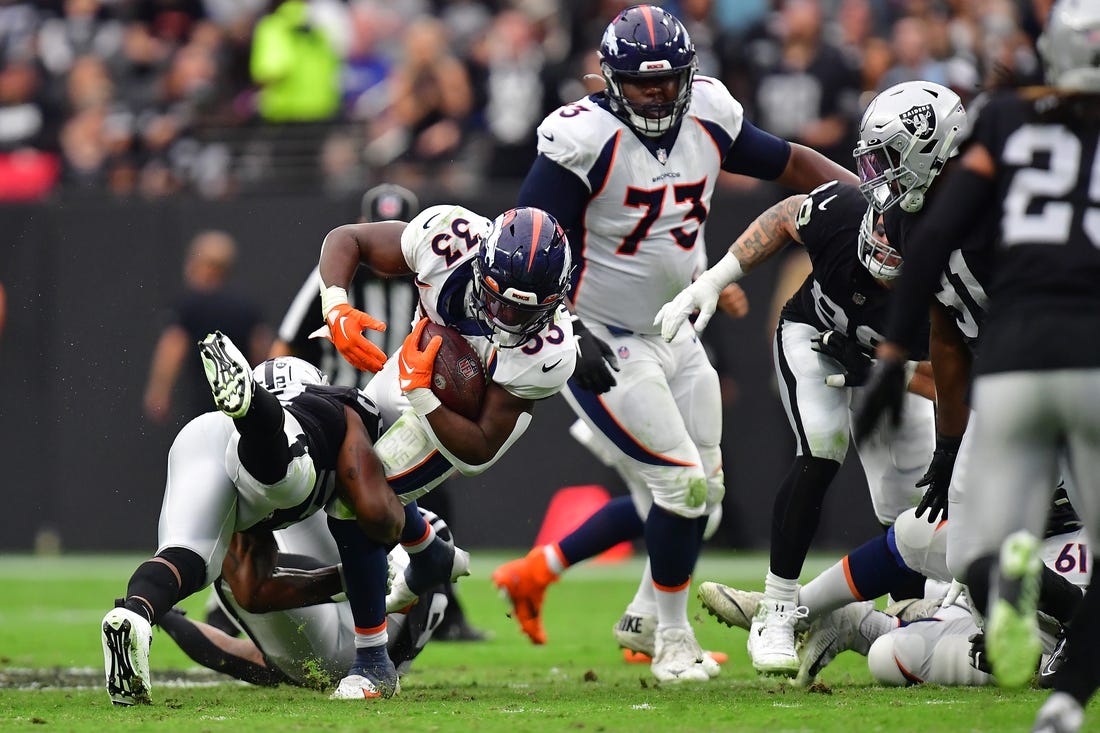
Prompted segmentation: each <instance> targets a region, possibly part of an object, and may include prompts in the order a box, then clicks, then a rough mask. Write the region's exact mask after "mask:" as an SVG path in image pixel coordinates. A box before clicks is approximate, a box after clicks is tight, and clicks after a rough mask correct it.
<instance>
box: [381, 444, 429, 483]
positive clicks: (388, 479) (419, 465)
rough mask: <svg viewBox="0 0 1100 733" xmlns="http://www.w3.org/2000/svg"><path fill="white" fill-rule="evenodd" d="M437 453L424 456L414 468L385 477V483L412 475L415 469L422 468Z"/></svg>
mask: <svg viewBox="0 0 1100 733" xmlns="http://www.w3.org/2000/svg"><path fill="white" fill-rule="evenodd" d="M438 452H439V451H438V450H433V451H432V452H431V453H429V454H428V455H427V456H425V457H424V460H422V461H421V462H420V463H418V464H416V465H415V466H413V467H412V468H410V469H408V470H405V471H402V472H401V473H395V474H393V475H391V476H386V480H387V481H393V480H394V479H399V478H404V477H405V476H408V475H409V474H410V473H412V472H413V471H415V470H416V469H418V468H420V467H421V466H423V465H424V464H425V463H427V462H428V461H430V460H432V456H434V455H435V454H436V453H438Z"/></svg>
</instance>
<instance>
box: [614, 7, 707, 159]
mask: <svg viewBox="0 0 1100 733" xmlns="http://www.w3.org/2000/svg"><path fill="white" fill-rule="evenodd" d="M697 66H698V62H697V61H696V58H695V44H694V43H692V42H691V38H690V37H689V36H688V32H687V29H686V28H684V24H683V23H681V22H680V21H679V20H677V19H676V17H675V16H674V15H672V14H671V13H669V12H667V11H665V10H662V9H661V8H658V7H654V6H653V5H634V6H632V7H629V8H627V9H626V10H624V11H622V12H621V13H619V14H618V15H617V16H615V19H614V20H613V21H611V24H610V25H608V26H607V30H605V31H604V33H603V40H602V41H601V42H600V71H601V72H602V73H603V78H604V81H605V82H606V83H607V98H608V100H609V101H610V102H611V109H612V111H614V112H615V114H617V115H618V116H619V117H620V118H622V120H623V121H624V122H626V123H627V124H628V125H630V126H631V127H632V128H634V129H635V130H637V131H638V132H639V133H641V134H643V135H647V136H649V137H659V136H660V135H663V134H664V133H665V132H666V131H668V130H669V129H671V128H672V127H673V126H674V125H676V123H677V122H679V121H680V117H681V116H682V115H683V114H684V110H686V109H687V106H688V103H689V102H691V83H692V80H693V79H694V78H695V69H696V67H697ZM670 76H674V77H676V81H677V82H678V87H677V93H676V96H675V98H674V99H671V100H668V101H664V102H650V103H635V102H630V101H629V100H628V99H627V98H626V96H625V95H624V94H623V82H624V81H638V80H641V79H654V78H667V77H670Z"/></svg>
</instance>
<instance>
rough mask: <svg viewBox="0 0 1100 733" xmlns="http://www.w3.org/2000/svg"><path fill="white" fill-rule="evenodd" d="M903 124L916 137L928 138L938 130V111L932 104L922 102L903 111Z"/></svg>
mask: <svg viewBox="0 0 1100 733" xmlns="http://www.w3.org/2000/svg"><path fill="white" fill-rule="evenodd" d="M901 124H902V125H904V126H905V129H906V130H908V131H909V132H910V133H912V134H913V135H914V136H915V137H917V138H919V139H921V140H927V139H928V138H930V137H932V133H933V132H935V131H936V112H935V110H933V109H932V105H930V104H922V105H920V106H919V107H914V108H913V109H911V110H909V111H908V112H904V113H902V115H901Z"/></svg>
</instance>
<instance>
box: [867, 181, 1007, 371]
mask: <svg viewBox="0 0 1100 733" xmlns="http://www.w3.org/2000/svg"><path fill="white" fill-rule="evenodd" d="M951 170H952V167H951V166H948V169H947V172H945V174H944V175H943V176H942V177H943V178H948V177H949V176H950V171H951ZM942 188H943V185H942V182H941V184H940V185H939V187H937V186H932V187H931V188H930V189H929V190H928V192H927V194H926V195H925V203H924V206H923V207H922V208H921V210H920V211H918V212H915V213H907V212H905V211H903V210H902V208H901V207H900V206H893V207H891V208H890V209H888V210H887V211H886V213H885V214H884V215H883V225H884V227H885V229H886V238H887V240H888V241H889V242H890V243H891V244H892V245H893V246H894V247H896V248H897V250H898V251H899V252H901V255H902V257H903V258H905V257H908V256H909V254H910V253H911V250H910V247H912V246H914V238H913V232H914V231H915V230H916V228H917V226H918V225H920V224H921V223H922V218H923V217H924V216H925V215H926V212H928V211H930V210H931V209H932V204H933V202H934V201H935V200H936V192H938V191H940V190H942ZM977 216H979V217H980V219H981V222H980V224H979V225H978V226H976V227H975V228H974V230H973V231H972V232H970V233H969V234H967V235H966V236H965V237H962V238H960V239H959V240H958V242H957V243H958V248H957V249H952V252H951V255H950V258H949V259H948V261H947V264H946V265H945V266H944V267H943V269H942V270H941V271H940V275H939V285H938V286H937V290H936V292H935V296H936V300H938V301H939V302H940V303H941V304H942V305H943V306H944V307H946V308H947V310H948V312H950V314H951V316H952V317H953V318H954V319H955V324H956V325H957V326H958V328H959V332H960V333H961V334H962V336H963V339H964V340H965V341H966V344H967V346H969V347H970V349H971V351H972V352H973V351H974V349H975V347H976V346H977V341H978V336H979V335H980V333H981V328H982V323H983V322H984V321H985V314H986V310H987V309H988V307H989V286H990V282H991V280H992V277H993V249H992V242H993V240H994V238H995V236H996V229H997V216H996V213H995V212H993V211H988V212H982V213H980V214H978V215H977ZM953 244H954V243H953Z"/></svg>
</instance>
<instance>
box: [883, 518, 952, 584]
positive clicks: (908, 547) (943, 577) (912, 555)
mask: <svg viewBox="0 0 1100 733" xmlns="http://www.w3.org/2000/svg"><path fill="white" fill-rule="evenodd" d="M894 543H895V544H896V546H897V548H898V553H899V554H900V555H901V557H902V559H903V560H904V561H905V564H906V565H907V566H908V567H909V569H910V570H915V571H916V572H918V573H920V574H922V575H925V576H927V577H929V578H933V579H935V580H939V581H943V582H945V583H950V582H951V573H950V572H949V571H948V569H947V529H946V527H940V526H939V523H938V522H937V523H936V524H929V523H928V516H927V515H925V516H922V517H918V516H917V515H916V510H914V509H910V510H908V511H904V512H902V513H901V514H899V515H898V518H897V521H895V522H894Z"/></svg>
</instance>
